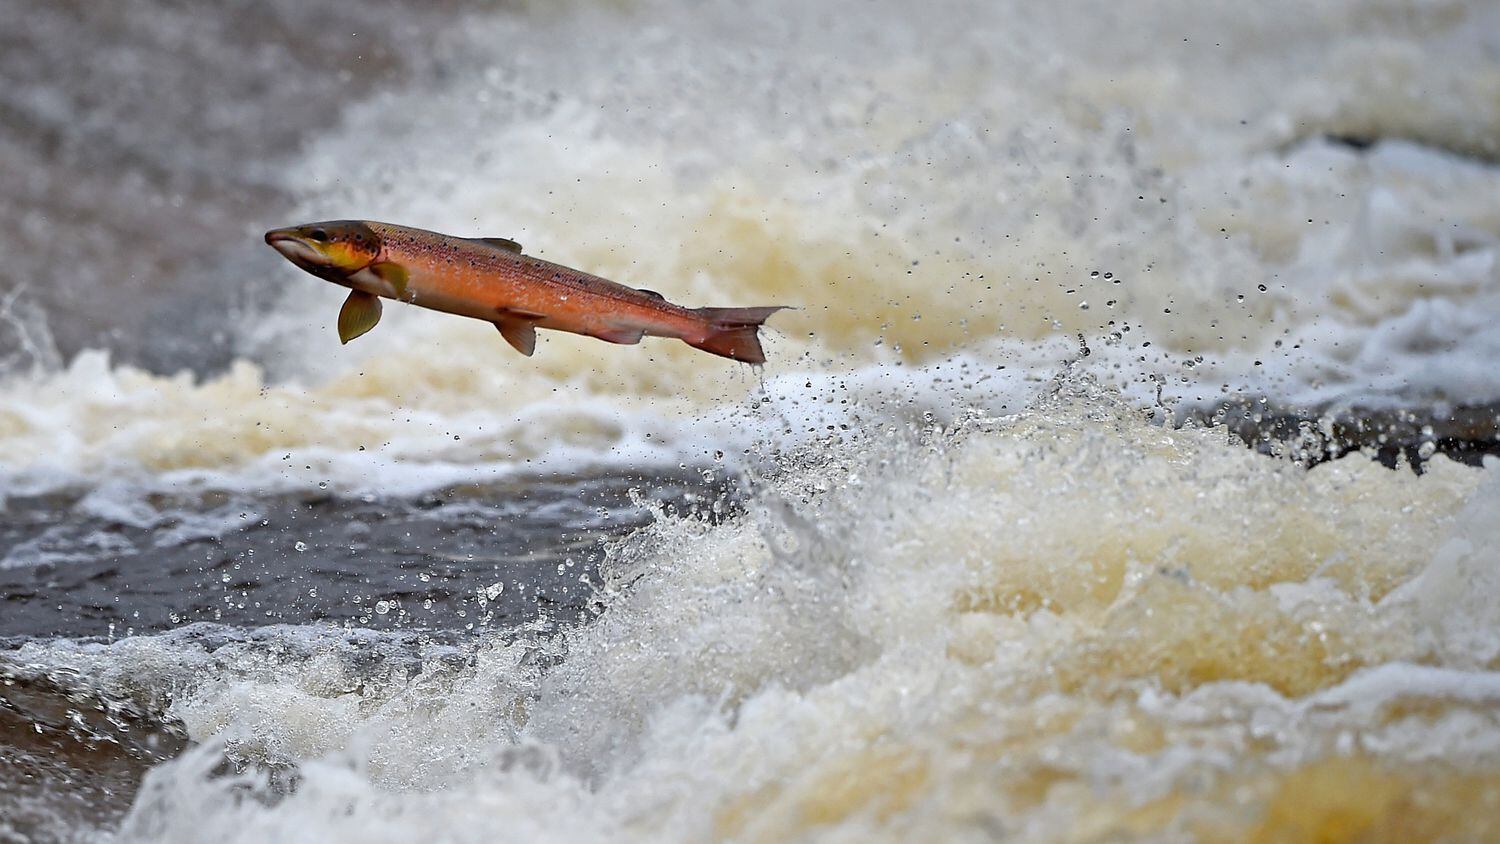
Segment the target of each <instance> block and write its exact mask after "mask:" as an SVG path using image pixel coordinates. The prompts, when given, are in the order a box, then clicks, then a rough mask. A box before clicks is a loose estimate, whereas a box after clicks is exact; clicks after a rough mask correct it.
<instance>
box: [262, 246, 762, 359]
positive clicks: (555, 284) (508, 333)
mask: <svg viewBox="0 0 1500 844" xmlns="http://www.w3.org/2000/svg"><path fill="white" fill-rule="evenodd" d="M266 243H268V244H270V245H271V246H272V247H274V248H275V249H276V250H277V251H278V252H280V253H281V254H282V255H283V256H285V257H286V258H287V259H288V260H289V261H291V262H292V263H293V264H296V265H297V266H298V267H301V268H302V269H304V270H306V271H308V272H310V273H312V274H313V275H316V276H318V277H319V278H323V279H325V280H327V281H331V282H333V283H335V284H339V285H342V286H344V287H348V288H350V294H349V299H348V300H347V301H346V302H345V303H344V309H343V310H342V311H341V312H340V314H339V336H340V338H341V339H342V340H343V341H344V342H346V343H347V342H349V341H350V340H352V339H354V338H355V337H358V336H359V335H361V334H363V333H364V332H366V331H368V330H370V329H371V328H373V327H374V326H375V324H376V323H377V322H378V321H379V319H380V300H381V299H395V300H397V301H402V302H408V303H410V304H413V305H418V306H421V307H424V308H431V309H432V310H437V311H444V312H446V313H451V314H457V315H459V316H466V317H471V318H474V319H479V320H484V321H486V322H491V323H494V324H495V325H496V326H497V327H498V328H499V329H500V333H501V334H502V335H504V337H505V339H506V340H507V341H509V342H510V344H511V345H512V346H515V347H516V349H517V350H519V351H521V352H522V353H523V354H527V355H530V354H531V353H532V352H533V350H534V349H535V343H536V330H537V329H542V328H545V329H552V330H555V331H567V332H571V333H573V334H583V335H586V336H589V337H596V338H598V339H600V340H605V341H608V342H611V343H638V342H640V339H641V338H642V337H644V336H652V337H671V338H676V339H678V340H682V341H683V342H685V343H687V344H688V345H690V346H693V347H695V348H699V349H703V350H704V351H708V352H712V353H713V354H717V355H721V356H723V357H728V358H732V359H734V360H739V361H745V362H747V363H763V362H765V354H764V352H763V351H762V350H761V346H760V338H759V336H758V333H757V332H758V329H759V327H760V325H761V324H762V323H763V322H765V320H766V318H767V317H769V316H770V315H771V314H773V313H775V312H776V311H778V310H781V308H782V306H771V307H762V308H686V307H683V306H681V305H676V304H673V303H671V302H668V301H667V300H666V299H665V298H664V297H662V296H661V294H659V293H655V292H652V291H649V290H639V289H636V288H633V287H627V286H625V285H623V284H618V283H616V282H613V281H610V280H609V279H606V278H601V277H599V276H596V275H592V274H590V273H586V272H583V271H581V270H575V269H572V268H571V267H565V266H562V265H561V264H554V263H552V262H550V261H544V260H542V259H540V258H536V257H533V256H530V255H525V254H523V253H522V251H521V246H520V244H518V243H515V242H514V241H511V240H507V239H505V238H478V239H476V238H462V237H454V236H451V235H445V234H439V233H437V232H430V231H425V230H423V229H415V228H409V227H407V226H398V225H393V224H391V223H378V222H372V221H363V220H338V221H330V222H325V223H309V224H307V225H302V226H292V227H288V228H282V229H273V230H271V231H269V232H267V233H266Z"/></svg>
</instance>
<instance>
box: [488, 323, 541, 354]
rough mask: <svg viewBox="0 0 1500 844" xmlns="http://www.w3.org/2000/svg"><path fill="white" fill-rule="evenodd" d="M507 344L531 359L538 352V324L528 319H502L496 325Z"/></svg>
mask: <svg viewBox="0 0 1500 844" xmlns="http://www.w3.org/2000/svg"><path fill="white" fill-rule="evenodd" d="M495 327H496V328H498V329H500V336H501V337H504V338H505V342H507V343H509V344H511V345H512V346H515V347H516V351H518V352H520V353H521V354H523V355H525V356H526V357H531V353H532V352H535V351H536V322H535V321H534V320H528V319H502V320H500V321H499V322H496V323H495Z"/></svg>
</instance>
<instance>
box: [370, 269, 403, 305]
mask: <svg viewBox="0 0 1500 844" xmlns="http://www.w3.org/2000/svg"><path fill="white" fill-rule="evenodd" d="M369 270H370V272H372V273H374V274H375V275H377V276H379V277H380V280H381V281H384V282H385V283H387V284H389V285H390V286H391V288H392V289H393V290H395V291H396V298H398V299H405V298H406V282H407V279H408V278H409V277H410V276H408V274H407V272H406V267H403V266H401V265H400V264H398V263H396V262H394V261H380V262H378V263H374V264H371V265H370V266H369Z"/></svg>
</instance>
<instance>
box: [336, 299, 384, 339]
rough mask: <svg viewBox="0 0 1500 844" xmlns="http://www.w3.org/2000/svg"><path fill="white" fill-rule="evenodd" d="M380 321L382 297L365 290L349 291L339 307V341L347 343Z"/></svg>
mask: <svg viewBox="0 0 1500 844" xmlns="http://www.w3.org/2000/svg"><path fill="white" fill-rule="evenodd" d="M377 322H380V297H379V296H376V295H375V294H373V293H366V292H364V291H363V290H351V291H349V298H348V299H345V300H344V307H342V308H340V309H339V342H340V343H347V342H349V341H350V340H353V339H354V338H355V337H358V336H359V335H361V334H363V333H365V332H366V331H369V330H370V329H372V328H374V327H375V324H376V323H377Z"/></svg>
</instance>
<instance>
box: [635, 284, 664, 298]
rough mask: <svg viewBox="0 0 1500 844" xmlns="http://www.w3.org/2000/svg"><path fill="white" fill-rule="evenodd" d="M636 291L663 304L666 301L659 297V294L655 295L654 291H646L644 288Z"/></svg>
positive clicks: (661, 296) (638, 288)
mask: <svg viewBox="0 0 1500 844" xmlns="http://www.w3.org/2000/svg"><path fill="white" fill-rule="evenodd" d="M636 290H637V291H638V292H641V293H644V294H646V295H647V296H650V297H651V298H652V299H660V300H662V301H663V302H665V301H667V297H665V296H663V295H661V294H660V293H657V292H656V291H655V290H647V289H646V288H644V287H637V288H636Z"/></svg>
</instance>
